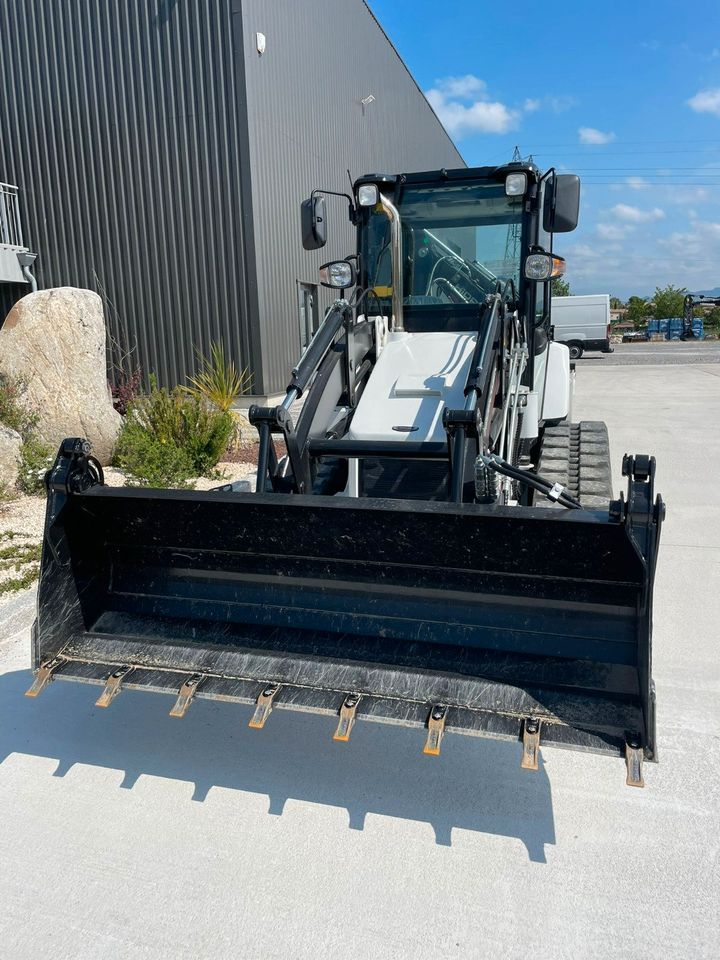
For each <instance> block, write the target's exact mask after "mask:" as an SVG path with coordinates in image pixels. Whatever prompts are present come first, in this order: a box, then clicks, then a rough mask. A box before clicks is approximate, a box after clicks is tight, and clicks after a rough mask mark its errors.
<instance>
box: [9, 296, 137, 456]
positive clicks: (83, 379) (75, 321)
mask: <svg viewBox="0 0 720 960" xmlns="http://www.w3.org/2000/svg"><path fill="white" fill-rule="evenodd" d="M105 339H106V334H105V319H104V317H103V308H102V301H101V299H100V297H99V296H98V295H97V294H96V293H93V292H92V291H91V290H77V289H75V288H74V287H58V288H56V289H53V290H40V291H39V292H38V293H31V294H29V296H27V297H23V299H22V300H20V301H18V303H16V304H15V306H14V307H13V308H12V310H11V311H10V313H9V314H8V315H7V319H6V320H5V323H4V324H3V327H2V329H0V372H2V373H4V374H5V375H6V376H8V377H22V379H23V380H25V382H26V393H25V400H26V401H27V403H28V404H29V405H30V406H31V407H32V408H33V410H34V411H35V412H36V413H37V415H38V418H39V419H38V425H37V433H38V436H39V437H40V438H41V439H42V440H44V441H45V443H48V444H50V445H51V446H52V447H57V446H58V445H59V443H60V441H61V440H62V439H63V438H64V437H86V438H87V439H88V440H90V442H91V443H92V446H93V453H94V454H95V456H96V457H97V458H98V460H100V462H101V463H103V464H107V463H109V462H110V457H111V455H112V449H113V446H114V445H115V441H116V439H117V435H118V431H119V430H120V425H121V423H122V418H121V417H120V414H119V413H118V412H117V411H116V410H115V409H114V408H113V405H112V397H111V395H110V390H109V388H108V382H107V368H106V359H105Z"/></svg>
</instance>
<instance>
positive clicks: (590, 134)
mask: <svg viewBox="0 0 720 960" xmlns="http://www.w3.org/2000/svg"><path fill="white" fill-rule="evenodd" d="M578 137H579V138H580V143H594V144H602V143H612V142H613V140H614V139H615V134H614V133H604V132H603V131H602V130H596V129H595V127H579V128H578Z"/></svg>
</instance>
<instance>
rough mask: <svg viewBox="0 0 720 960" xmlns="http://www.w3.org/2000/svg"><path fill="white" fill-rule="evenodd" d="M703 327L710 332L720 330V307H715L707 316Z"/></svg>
mask: <svg viewBox="0 0 720 960" xmlns="http://www.w3.org/2000/svg"><path fill="white" fill-rule="evenodd" d="M703 325H704V327H705V328H706V329H708V330H718V329H720V307H713V308H712V310H709V311H708V312H707V313H706V314H705V316H704V318H703Z"/></svg>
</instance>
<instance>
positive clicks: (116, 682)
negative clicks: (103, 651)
mask: <svg viewBox="0 0 720 960" xmlns="http://www.w3.org/2000/svg"><path fill="white" fill-rule="evenodd" d="M134 669H135V667H119V668H118V669H117V670H115V671H114V672H113V673H111V674H110V676H109V677H108V678H107V682H106V683H105V689H104V690H103V692H102V693H101V694H100V696H99V697H98V698H97V700H96V701H95V706H96V707H109V706H110V704H111V703H112V702H113V700H114V699H115V697H116V696H117V695H118V694H119V693H120V691H121V690H122V684H123V680H125V678H126V677H127V676H128V674H130V673H132V672H133V670H134Z"/></svg>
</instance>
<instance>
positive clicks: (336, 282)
mask: <svg viewBox="0 0 720 960" xmlns="http://www.w3.org/2000/svg"><path fill="white" fill-rule="evenodd" d="M320 283H322V284H323V286H325V287H336V288H337V289H339V290H346V289H347V288H348V287H352V286H354V284H355V270H354V268H353V265H352V264H351V263H348V262H347V260H331V261H330V263H324V264H323V265H322V266H321V267H320Z"/></svg>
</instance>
